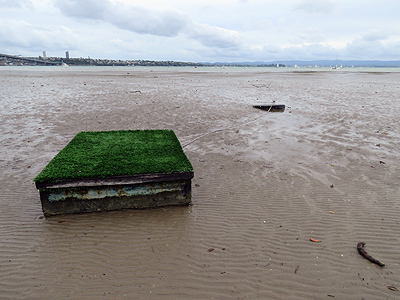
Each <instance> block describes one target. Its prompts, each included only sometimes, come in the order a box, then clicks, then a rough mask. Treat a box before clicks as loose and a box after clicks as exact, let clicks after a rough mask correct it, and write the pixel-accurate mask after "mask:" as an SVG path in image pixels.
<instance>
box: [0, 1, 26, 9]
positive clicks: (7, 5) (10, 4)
mask: <svg viewBox="0 0 400 300" xmlns="http://www.w3.org/2000/svg"><path fill="white" fill-rule="evenodd" d="M0 7H4V8H22V7H32V2H31V1H30V0H0Z"/></svg>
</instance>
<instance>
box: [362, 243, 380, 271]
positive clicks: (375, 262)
mask: <svg viewBox="0 0 400 300" xmlns="http://www.w3.org/2000/svg"><path fill="white" fill-rule="evenodd" d="M364 246H365V243H364V242H359V243H358V244H357V250H358V253H360V254H361V255H362V256H363V257H365V258H366V259H368V260H369V261H370V262H372V263H374V264H376V265H378V266H380V267H384V266H385V264H384V263H383V262H381V261H379V260H377V259H375V258H373V257H372V256H371V255H369V254H368V252H367V251H365V249H364Z"/></svg>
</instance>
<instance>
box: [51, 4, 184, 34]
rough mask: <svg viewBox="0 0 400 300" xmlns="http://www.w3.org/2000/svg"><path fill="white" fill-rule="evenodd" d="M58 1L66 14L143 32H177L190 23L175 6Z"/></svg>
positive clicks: (59, 6)
mask: <svg viewBox="0 0 400 300" xmlns="http://www.w3.org/2000/svg"><path fill="white" fill-rule="evenodd" d="M55 4H56V6H57V7H58V8H59V9H60V10H61V12H62V13H63V14H64V15H66V16H69V17H74V18H78V19H95V20H101V21H105V22H108V23H110V24H112V25H114V26H116V27H118V28H120V29H124V30H129V31H133V32H136V33H140V34H152V35H158V36H175V35H177V34H178V33H179V32H180V31H181V30H182V29H183V28H184V27H185V26H186V23H187V17H185V16H184V15H183V14H181V13H179V12H177V11H174V10H161V9H148V8H146V7H141V6H135V5H126V4H123V3H119V2H115V3H114V2H111V1H109V0H56V2H55Z"/></svg>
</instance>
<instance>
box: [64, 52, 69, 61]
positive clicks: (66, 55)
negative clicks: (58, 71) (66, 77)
mask: <svg viewBox="0 0 400 300" xmlns="http://www.w3.org/2000/svg"><path fill="white" fill-rule="evenodd" d="M65 58H66V59H69V51H65Z"/></svg>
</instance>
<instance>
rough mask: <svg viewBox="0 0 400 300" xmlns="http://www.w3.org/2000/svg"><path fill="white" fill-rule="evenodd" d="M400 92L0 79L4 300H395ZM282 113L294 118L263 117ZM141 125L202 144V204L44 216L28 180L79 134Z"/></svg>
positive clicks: (315, 80) (204, 82)
mask: <svg viewBox="0 0 400 300" xmlns="http://www.w3.org/2000/svg"><path fill="white" fill-rule="evenodd" d="M128 73H129V74H128ZM399 79H400V73H397V72H391V73H361V72H315V73H299V72H289V71H288V72H268V71H265V69H260V70H257V71H244V70H243V71H237V70H226V69H225V70H209V71H204V70H201V69H196V70H190V71H181V70H180V69H178V70H171V69H154V70H150V69H147V70H146V69H145V70H136V69H123V70H121V69H119V70H118V71H114V69H109V70H104V69H100V70H98V69H84V68H82V69H80V68H77V69H75V68H68V69H56V68H37V69H33V70H26V69H19V68H18V69H17V68H16V69H11V70H10V69H4V70H2V72H1V73H0V84H1V87H2V89H1V91H2V92H1V101H0V106H1V107H0V108H1V111H2V113H1V123H0V124H1V132H2V139H1V142H0V143H1V148H0V151H1V165H0V168H1V172H2V174H3V176H2V179H1V180H2V182H1V183H2V188H1V194H0V203H1V205H2V214H1V215H0V228H1V231H0V234H1V243H2V247H1V250H0V251H1V252H0V265H1V269H0V277H1V278H0V279H1V280H0V291H1V297H0V298H1V299H67V298H72V299H212V298H214V299H242V298H248V299H325V298H327V297H329V296H328V295H331V296H335V298H336V299H362V298H365V299H386V298H389V299H392V298H394V297H396V296H398V295H397V294H396V291H392V290H389V289H388V288H387V286H397V285H398V282H399V281H400V274H399V266H398V257H399V254H400V250H399V249H400V241H399V239H398V232H399V229H400V225H399V218H398V215H399V211H400V207H399V206H400V205H399V199H400V197H399V196H400V189H399V187H398V182H399V179H400V161H399V155H398V149H399V148H400V139H399V138H400V130H399V128H400V126H399V125H400V124H399V123H400V121H399V120H398V115H399V113H400V103H399V101H398V99H399V98H400V97H399V96H400V85H399ZM271 82H272V84H270V83H271ZM137 91H140V93H139V92H137ZM273 100H275V101H276V102H277V103H278V102H279V103H284V104H286V105H287V106H288V107H289V108H288V109H287V110H286V111H285V112H284V113H269V114H268V113H265V112H263V111H259V110H256V109H254V108H252V104H256V103H265V102H267V103H268V102H271V101H273ZM145 128H146V129H159V128H161V129H163V128H166V129H172V130H174V131H175V133H176V134H177V136H178V138H179V139H180V141H181V143H182V144H183V145H186V144H188V143H189V142H191V141H193V140H195V139H196V140H195V141H194V142H192V143H190V144H188V145H187V146H185V147H184V150H185V153H186V154H187V156H188V157H189V159H190V160H191V162H192V164H193V166H194V169H195V177H194V179H193V194H192V201H193V205H192V206H190V207H179V208H165V209H156V210H139V211H135V210H128V211H118V212H107V213H94V214H85V215H69V216H60V217H53V218H48V219H44V218H42V212H41V206H40V201H39V195H38V192H37V191H36V189H35V187H34V184H33V182H32V179H33V177H35V176H36V175H37V174H38V173H39V172H40V170H41V169H42V168H43V167H44V166H45V165H46V164H47V163H48V161H49V160H50V159H51V158H52V157H53V156H54V155H55V154H57V152H58V151H59V150H61V149H62V148H63V147H64V146H65V145H66V144H67V143H68V142H69V140H70V139H71V138H72V137H73V136H74V135H75V134H76V133H78V132H79V131H83V130H118V129H145ZM212 132H213V133H212ZM205 133H210V134H208V135H205V136H202V135H204V134H205ZM197 138H198V139H197ZM332 212H334V213H332ZM310 238H315V239H318V240H321V242H320V243H313V242H311V241H310ZM361 241H363V242H366V248H367V249H368V252H369V253H370V254H371V255H373V256H376V257H377V258H378V259H380V260H382V261H384V262H385V264H386V266H385V267H384V268H380V267H378V266H374V265H372V264H371V263H370V262H368V261H367V260H365V259H364V258H362V257H361V256H360V255H359V254H358V252H357V249H356V245H357V243H358V242H361ZM397 287H398V288H399V289H400V287H399V286H397ZM397 293H398V292H397Z"/></svg>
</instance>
